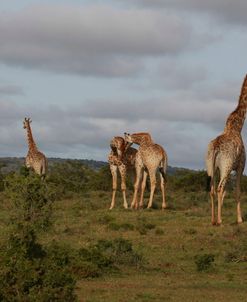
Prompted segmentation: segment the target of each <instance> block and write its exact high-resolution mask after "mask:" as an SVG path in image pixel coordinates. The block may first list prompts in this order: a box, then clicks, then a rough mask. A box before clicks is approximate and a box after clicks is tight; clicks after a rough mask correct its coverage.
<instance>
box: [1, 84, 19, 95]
mask: <svg viewBox="0 0 247 302" xmlns="http://www.w3.org/2000/svg"><path fill="white" fill-rule="evenodd" d="M11 95H24V91H23V89H22V88H21V87H20V86H17V85H0V96H11Z"/></svg>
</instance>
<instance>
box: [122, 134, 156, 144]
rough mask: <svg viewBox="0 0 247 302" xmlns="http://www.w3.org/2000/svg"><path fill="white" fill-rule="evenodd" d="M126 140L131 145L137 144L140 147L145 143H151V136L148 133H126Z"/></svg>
mask: <svg viewBox="0 0 247 302" xmlns="http://www.w3.org/2000/svg"><path fill="white" fill-rule="evenodd" d="M124 139H125V141H126V142H127V143H129V144H137V145H140V144H142V143H143V142H151V141H152V138H151V135H150V134H149V133H147V132H139V133H133V134H129V133H126V132H125V133H124Z"/></svg>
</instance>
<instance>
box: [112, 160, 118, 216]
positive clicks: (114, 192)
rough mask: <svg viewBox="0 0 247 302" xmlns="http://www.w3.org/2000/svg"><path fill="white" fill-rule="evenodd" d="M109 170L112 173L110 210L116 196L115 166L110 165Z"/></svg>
mask: <svg viewBox="0 0 247 302" xmlns="http://www.w3.org/2000/svg"><path fill="white" fill-rule="evenodd" d="M110 170H111V174H112V200H111V206H110V210H112V209H113V208H114V206H115V198H116V191H117V166H115V165H110Z"/></svg>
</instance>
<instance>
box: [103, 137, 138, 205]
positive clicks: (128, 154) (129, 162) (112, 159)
mask: <svg viewBox="0 0 247 302" xmlns="http://www.w3.org/2000/svg"><path fill="white" fill-rule="evenodd" d="M110 147H111V151H110V154H109V156H108V162H109V165H110V170H111V174H112V201H111V206H110V210H111V209H113V208H114V206H115V197H116V190H117V171H118V170H119V173H120V176H121V189H122V194H123V200H124V208H125V209H127V208H128V203H127V199H126V172H127V169H131V168H134V166H135V160H136V153H137V150H136V149H135V148H132V147H130V146H129V144H128V143H126V142H125V140H124V138H123V137H120V136H115V137H113V139H112V140H111V142H110Z"/></svg>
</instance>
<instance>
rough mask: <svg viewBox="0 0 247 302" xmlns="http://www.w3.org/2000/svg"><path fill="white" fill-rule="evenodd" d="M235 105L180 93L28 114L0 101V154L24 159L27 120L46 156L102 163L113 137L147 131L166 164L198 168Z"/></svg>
mask: <svg viewBox="0 0 247 302" xmlns="http://www.w3.org/2000/svg"><path fill="white" fill-rule="evenodd" d="M192 97H193V98H192ZM198 97H199V95H198ZM235 105H236V101H232V102H230V101H229V100H225V101H224V100H222V99H214V98H212V97H211V99H210V98H209V97H205V96H203V97H202V98H201V100H198V99H197V98H195V95H193V96H192V95H191V94H186V93H185V92H181V93H180V94H177V95H176V96H173V97H172V98H170V99H167V98H164V99H162V100H161V99H158V100H155V99H154V100H144V101H139V102H137V101H126V100H125V101H121V100H117V101H109V100H108V101H105V100H94V101H91V102H90V103H87V104H85V103H83V104H82V105H81V106H69V107H62V106H47V107H43V108H42V110H40V109H38V108H37V107H35V106H31V105H29V106H28V112H27V110H26V108H27V106H26V105H25V104H20V103H18V104H16V103H14V102H3V101H0V106H1V108H2V109H3V110H1V111H0V142H1V149H0V155H1V156H13V155H17V156H24V155H25V154H26V151H27V145H26V134H25V130H24V129H23V128H22V120H23V118H24V116H30V117H31V118H32V120H33V123H32V127H33V134H34V137H35V139H36V142H37V144H38V146H39V148H40V149H41V150H42V151H44V152H45V153H46V154H47V155H48V156H59V157H72V158H73V157H77V158H95V159H101V160H106V159H107V153H108V152H109V141H110V139H111V138H112V136H114V135H123V133H124V132H125V131H128V132H137V131H148V132H150V133H151V134H152V135H153V137H154V139H155V141H156V142H157V143H160V144H161V145H163V146H164V147H165V149H166V150H167V152H168V155H169V161H170V164H171V165H177V166H185V167H194V168H203V166H204V154H205V150H206V148H207V144H208V142H209V141H210V140H211V139H212V138H214V137H215V136H216V135H218V134H219V133H220V132H221V131H222V130H223V127H224V123H225V120H226V117H227V115H228V114H229V113H230V112H231V111H232V110H233V109H234V107H235ZM109 108H110V110H109Z"/></svg>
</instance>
